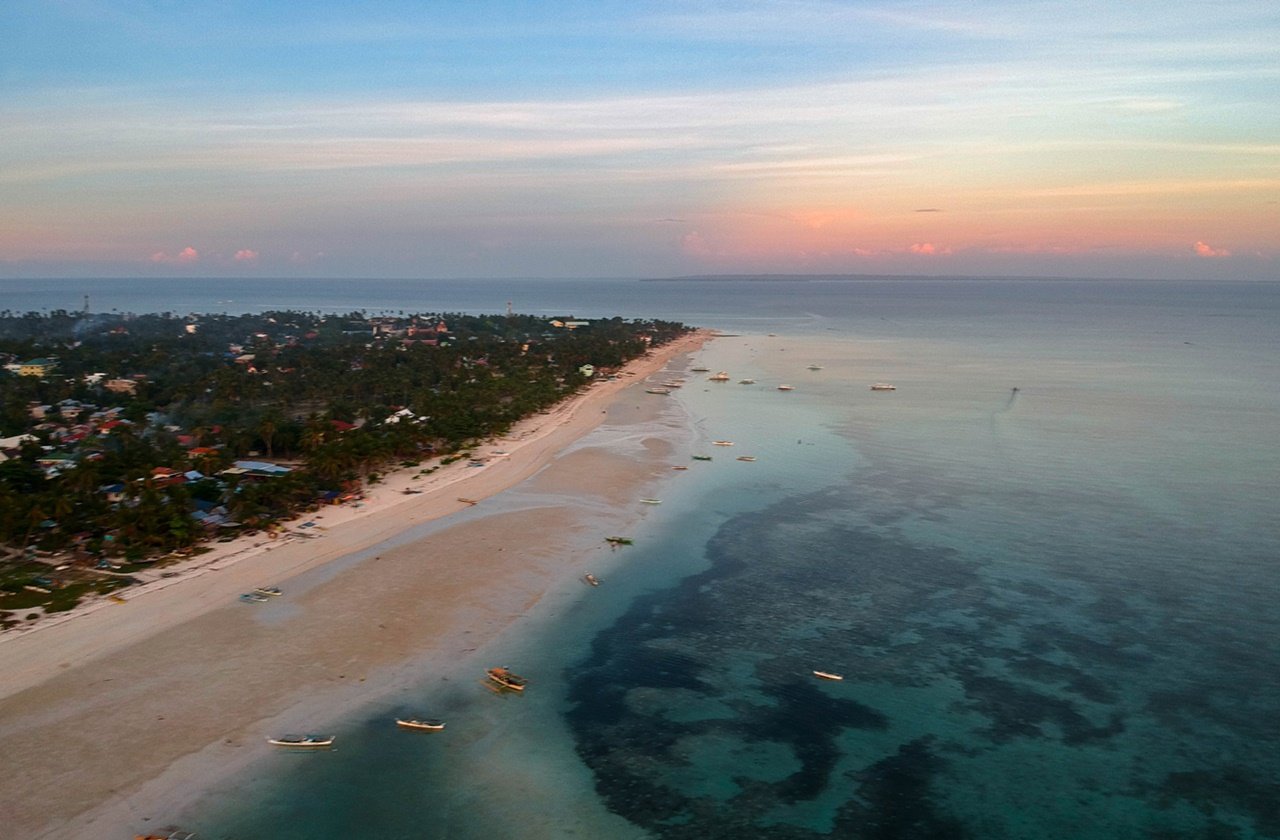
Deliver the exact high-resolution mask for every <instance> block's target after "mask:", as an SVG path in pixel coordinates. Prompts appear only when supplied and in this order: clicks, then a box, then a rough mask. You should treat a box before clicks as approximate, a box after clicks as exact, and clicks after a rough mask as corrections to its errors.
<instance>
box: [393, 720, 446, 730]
mask: <svg viewBox="0 0 1280 840" xmlns="http://www.w3.org/2000/svg"><path fill="white" fill-rule="evenodd" d="M396 726H399V727H401V728H402V729H416V730H419V731H422V732H439V731H440V730H441V729H444V721H442V720H435V719H434V718H428V719H427V720H412V719H409V720H406V719H404V718H396Z"/></svg>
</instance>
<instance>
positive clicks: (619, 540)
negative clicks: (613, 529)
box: [604, 537, 634, 545]
mask: <svg viewBox="0 0 1280 840" xmlns="http://www.w3.org/2000/svg"><path fill="white" fill-rule="evenodd" d="M604 541H605V542H607V543H609V544H610V545H631V544H632V542H634V540H632V539H631V537H605V538H604Z"/></svg>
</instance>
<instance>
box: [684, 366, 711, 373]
mask: <svg viewBox="0 0 1280 840" xmlns="http://www.w3.org/2000/svg"><path fill="white" fill-rule="evenodd" d="M689 370H691V371H693V372H694V373H706V372H707V371H709V370H711V368H705V367H691V368H689Z"/></svg>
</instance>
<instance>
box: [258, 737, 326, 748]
mask: <svg viewBox="0 0 1280 840" xmlns="http://www.w3.org/2000/svg"><path fill="white" fill-rule="evenodd" d="M333 741H334V738H333V736H332V735H281V736H280V737H279V738H268V739H267V743H268V744H271V745H272V746H276V747H292V748H294V749H304V750H307V749H311V750H315V749H323V748H325V747H332V746H333Z"/></svg>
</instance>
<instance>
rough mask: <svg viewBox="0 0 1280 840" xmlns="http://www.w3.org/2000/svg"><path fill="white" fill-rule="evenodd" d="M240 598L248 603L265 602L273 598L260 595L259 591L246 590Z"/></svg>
mask: <svg viewBox="0 0 1280 840" xmlns="http://www.w3.org/2000/svg"><path fill="white" fill-rule="evenodd" d="M240 600H241V601H244V602H245V603H246V604H265V603H266V602H267V601H269V600H271V599H270V598H268V597H267V596H266V595H260V594H258V593H257V592H246V593H244V594H243V595H241V596H240Z"/></svg>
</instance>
